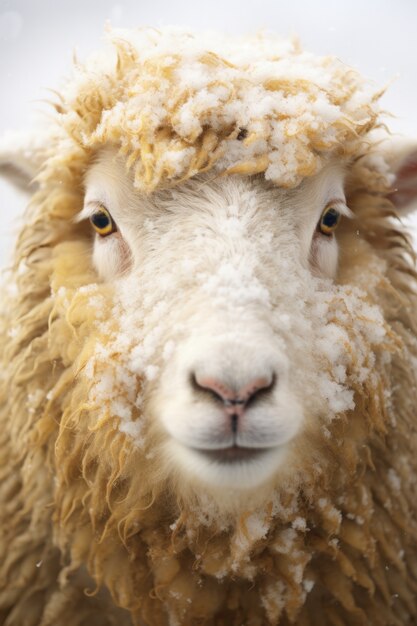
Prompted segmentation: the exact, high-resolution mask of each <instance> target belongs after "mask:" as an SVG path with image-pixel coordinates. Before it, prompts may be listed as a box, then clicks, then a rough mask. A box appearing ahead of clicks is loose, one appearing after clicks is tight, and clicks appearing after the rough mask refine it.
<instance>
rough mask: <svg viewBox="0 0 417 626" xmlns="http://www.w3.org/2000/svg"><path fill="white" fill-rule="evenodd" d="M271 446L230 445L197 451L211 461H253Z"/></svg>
mask: <svg viewBox="0 0 417 626" xmlns="http://www.w3.org/2000/svg"><path fill="white" fill-rule="evenodd" d="M271 449H272V448H245V447H243V446H237V445H234V446H230V447H229V448H217V449H215V450H207V449H203V448H197V451H198V452H199V453H200V454H202V455H204V456H205V457H206V458H208V459H210V460H211V461H217V462H218V463H236V462H238V461H253V460H255V459H259V458H260V457H261V456H262V455H264V454H265V453H266V452H269V451H270V450H271Z"/></svg>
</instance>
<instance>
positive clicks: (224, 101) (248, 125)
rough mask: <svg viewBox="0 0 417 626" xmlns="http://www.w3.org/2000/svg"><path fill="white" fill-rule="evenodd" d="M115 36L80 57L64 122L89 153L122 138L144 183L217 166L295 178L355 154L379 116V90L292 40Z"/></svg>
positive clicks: (291, 181)
mask: <svg viewBox="0 0 417 626" xmlns="http://www.w3.org/2000/svg"><path fill="white" fill-rule="evenodd" d="M109 38H110V40H111V42H112V43H113V45H114V51H115V53H114V52H113V54H112V53H110V54H109V53H108V51H107V53H103V54H101V55H96V56H94V57H93V58H91V59H90V61H89V62H87V64H86V65H84V66H77V68H76V70H75V76H74V78H73V80H72V81H71V82H70V83H69V84H68V85H67V87H66V89H65V90H64V92H63V103H62V104H60V105H59V106H60V111H61V113H62V114H61V122H62V129H63V130H64V132H66V133H68V134H69V135H70V136H71V137H72V139H73V140H75V142H76V144H77V147H78V148H79V147H82V149H83V150H86V151H87V153H89V151H90V149H97V148H99V147H100V146H101V145H103V144H104V143H108V142H112V143H114V144H115V145H116V146H119V147H120V149H121V152H122V153H123V154H124V155H126V156H127V157H128V165H129V167H133V168H134V172H135V184H136V185H137V186H138V187H139V188H141V189H143V190H147V191H151V190H153V189H155V188H156V187H157V186H160V185H161V184H174V183H177V182H180V181H181V180H184V179H187V178H189V177H191V176H194V175H195V174H196V173H198V172H203V171H206V170H208V169H211V168H213V167H214V168H215V170H216V171H217V172H229V173H232V172H234V173H244V174H254V173H259V172H264V173H265V177H266V178H267V179H269V180H271V181H273V182H274V183H275V184H277V185H281V186H285V187H293V186H295V185H297V184H298V183H299V182H300V181H301V179H302V178H303V177H305V176H310V175H313V174H314V173H316V172H317V171H319V169H320V168H321V167H322V165H323V164H324V162H325V161H326V159H327V158H328V157H329V156H331V155H332V154H335V153H338V154H343V155H352V154H355V153H356V152H357V151H358V150H359V149H360V147H361V136H363V135H364V134H366V133H367V132H368V131H369V130H370V129H371V128H372V127H374V126H375V125H376V124H377V115H378V106H377V104H376V100H377V99H378V96H379V93H375V89H374V88H373V87H372V86H371V85H370V84H368V83H366V82H365V81H364V80H363V79H362V78H361V77H360V76H359V75H358V74H357V73H356V72H355V71H354V70H352V69H351V68H349V67H347V66H346V65H344V64H343V63H341V62H340V61H339V60H338V59H336V58H333V57H317V56H314V55H312V54H310V53H307V52H303V51H302V50H301V49H300V46H299V44H298V43H297V42H296V41H293V40H281V39H277V38H275V37H272V36H269V35H268V36H266V35H263V36H257V37H253V38H249V39H243V40H242V39H240V38H236V39H231V38H225V37H222V36H220V35H215V34H210V33H209V34H207V33H206V34H198V35H196V36H195V35H193V34H191V33H189V32H187V31H184V30H181V29H176V28H163V29H160V30H154V29H138V30H112V31H110V33H109ZM63 143H64V142H63ZM64 148H65V149H67V150H68V149H70V146H69V145H68V144H67V145H66V146H64V145H63V144H62V145H60V151H61V154H62V149H64Z"/></svg>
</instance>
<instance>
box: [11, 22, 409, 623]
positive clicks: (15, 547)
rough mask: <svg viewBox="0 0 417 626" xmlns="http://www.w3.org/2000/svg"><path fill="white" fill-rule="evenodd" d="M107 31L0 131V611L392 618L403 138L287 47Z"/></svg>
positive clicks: (399, 487)
mask: <svg viewBox="0 0 417 626" xmlns="http://www.w3.org/2000/svg"><path fill="white" fill-rule="evenodd" d="M109 36H110V39H111V47H110V48H109V50H106V51H105V52H103V53H102V54H99V55H95V56H94V57H93V58H92V59H91V60H89V61H87V63H86V64H85V65H77V66H76V67H75V70H74V76H73V78H71V79H70V80H69V82H68V84H67V86H64V87H63V90H62V93H61V95H60V97H59V100H57V101H56V102H55V105H54V106H55V109H56V118H55V121H54V122H51V123H50V126H49V127H48V128H46V129H45V130H44V131H43V132H42V134H39V135H37V134H36V133H35V135H34V137H33V138H31V137H30V136H29V135H28V136H26V139H25V137H24V136H22V135H19V136H18V137H17V139H16V140H15V141H14V140H13V135H9V136H8V137H7V138H6V140H4V141H3V143H2V144H1V147H0V164H1V166H2V171H3V173H4V174H5V175H10V174H11V173H12V174H13V179H14V180H15V181H16V180H18V181H19V184H20V185H26V186H27V187H28V188H29V187H30V185H31V186H32V188H34V189H33V192H34V193H33V196H32V199H31V200H30V203H29V205H28V208H27V211H26V213H25V217H24V223H23V225H22V228H21V231H20V235H19V238H18V241H17V245H16V252H15V257H14V261H13V265H12V268H11V269H10V275H9V280H8V282H7V284H6V285H5V286H4V298H2V307H1V309H2V314H1V340H0V346H1V354H2V359H3V364H2V379H1V396H2V408H1V413H0V419H1V424H2V426H1V431H0V432H1V435H0V450H1V455H0V458H1V464H0V468H1V469H0V475H1V481H0V501H1V506H0V528H1V531H2V532H1V533H0V545H1V554H2V555H3V556H2V559H1V562H0V621H1V623H2V624H4V626H50V625H54V626H76V625H80V626H81V625H87V624H88V625H89V626H91V625H94V624H97V625H99V626H107V625H109V626H110V625H115V624H117V625H118V626H120V625H123V626H124V625H126V626H127V625H131V626H132V625H133V626H138V625H143V624H146V625H147V626H168V625H169V626H177V625H178V626H194V625H197V624H206V625H213V626H222V625H224V626H226V625H227V626H242V625H243V624H245V625H247V626H266V625H271V626H272V625H279V626H286V625H287V624H296V625H297V626H340V625H344V626H350V625H352V626H357V625H368V624H372V625H373V626H388V625H389V626H392V625H396V626H404V625H405V624H410V625H411V624H413V623H415V619H416V617H417V604H416V600H415V597H416V591H417V566H416V559H415V557H416V536H417V525H416V520H415V516H416V512H417V505H416V502H417V498H416V489H415V474H416V470H417V467H416V465H417V461H416V454H415V450H414V449H415V442H416V427H415V401H414V400H415V389H416V374H415V364H416V362H417V361H416V358H417V343H416V327H417V325H416V322H417V320H416V310H417V309H416V306H415V305H416V302H415V301H416V282H415V280H416V275H415V270H414V254H413V251H412V248H411V245H410V241H409V237H408V235H407V232H406V231H405V229H404V227H403V226H402V224H401V223H400V221H399V220H398V217H399V216H401V215H402V214H404V213H405V212H406V211H407V210H409V209H410V207H411V206H412V202H413V199H414V198H415V182H416V172H417V167H416V153H417V150H416V145H415V143H413V142H398V141H395V140H394V139H393V138H391V137H390V136H389V135H388V134H387V133H386V132H385V130H384V125H383V122H382V114H381V112H380V110H379V107H378V98H379V96H380V93H379V92H375V88H374V87H373V86H372V85H370V84H369V83H367V82H366V81H365V80H364V79H362V78H361V77H360V76H359V75H358V74H357V73H356V72H355V71H353V70H352V69H350V68H348V67H346V66H345V65H343V64H342V63H341V62H340V61H338V60H337V59H335V58H332V57H325V58H321V57H316V56H314V55H311V54H308V53H306V52H303V51H302V49H301V48H300V46H299V44H298V43H297V42H296V41H286V40H278V39H276V38H274V37H272V36H263V37H259V36H258V37H256V38H252V39H244V40H241V39H231V38H227V37H222V36H220V35H204V36H203V35H198V36H194V35H192V34H191V33H188V32H187V31H184V30H181V29H172V28H165V29H162V30H159V31H157V30H153V29H140V30H132V31H129V30H116V31H111V32H110V35H109ZM336 229H337V233H336Z"/></svg>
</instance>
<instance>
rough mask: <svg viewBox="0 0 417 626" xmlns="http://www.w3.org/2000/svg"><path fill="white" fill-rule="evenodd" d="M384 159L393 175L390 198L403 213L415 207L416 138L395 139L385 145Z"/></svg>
mask: <svg viewBox="0 0 417 626" xmlns="http://www.w3.org/2000/svg"><path fill="white" fill-rule="evenodd" d="M385 159H386V160H387V162H388V163H389V165H390V168H391V171H392V172H393V173H394V175H395V180H394V183H393V185H392V186H393V188H394V192H393V193H392V194H390V196H389V198H390V200H391V201H392V202H393V203H394V204H395V206H396V207H397V209H398V212H399V213H401V214H403V215H405V214H406V213H409V212H411V211H413V210H415V209H417V140H414V141H413V140H410V139H396V140H395V141H394V140H392V141H389V142H387V143H386V145H385Z"/></svg>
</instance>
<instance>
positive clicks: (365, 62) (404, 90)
mask: <svg viewBox="0 0 417 626" xmlns="http://www.w3.org/2000/svg"><path fill="white" fill-rule="evenodd" d="M106 20H110V22H111V23H112V25H113V26H122V27H132V26H139V25H140V26H161V25H164V24H180V25H185V26H189V27H191V28H193V29H200V30H201V29H217V30H223V31H225V32H227V33H248V32H254V31H256V30H259V29H267V30H272V31H274V32H276V33H279V34H280V35H283V36H288V35H290V34H297V35H299V37H300V39H301V41H302V43H303V46H304V47H305V48H306V49H308V50H311V51H313V52H315V53H317V54H335V55H337V56H338V57H340V58H341V59H342V60H343V61H345V62H347V63H348V64H350V65H352V66H354V67H356V68H357V69H359V70H360V72H361V73H362V74H364V75H366V76H368V77H370V78H372V79H374V80H375V82H376V84H377V85H379V86H384V85H387V84H390V86H389V89H388V91H387V93H386V95H385V96H384V98H383V100H382V104H383V106H384V107H385V108H386V109H387V110H389V111H390V112H392V113H393V114H394V115H395V117H394V118H392V120H391V122H390V127H391V128H392V129H393V130H394V131H396V132H399V133H402V134H408V135H414V136H415V137H416V138H417V112H416V105H415V103H416V101H417V53H416V39H417V1H416V0H320V2H317V0H316V1H314V0H290V1H289V0H285V1H283V0H244V1H242V0H205V1H201V0H126V1H124V2H120V3H114V2H110V1H109V0H0V89H1V91H0V93H1V98H0V135H1V134H2V133H3V132H4V131H5V130H6V129H22V128H23V129H25V128H30V127H33V126H35V125H36V123H37V119H38V118H39V116H40V115H42V111H48V110H49V107H48V106H47V105H45V104H44V103H42V100H47V99H48V97H49V95H48V91H47V89H48V88H53V89H59V86H60V81H61V80H62V78H63V77H64V76H68V74H69V73H70V71H71V60H72V54H73V51H74V50H75V51H76V53H77V56H78V57H79V58H81V59H82V58H83V57H84V56H85V55H86V54H87V53H89V52H90V51H92V50H94V49H95V48H97V46H98V45H99V44H100V39H101V37H102V33H103V27H104V24H105V22H106ZM24 205H25V198H24V196H22V195H19V194H17V193H16V192H15V191H14V190H13V189H12V188H11V187H10V186H9V185H8V184H6V183H5V182H4V181H1V180H0V214H1V218H2V228H1V229H0V265H4V263H5V262H6V260H7V258H8V254H9V251H10V249H11V246H12V243H13V238H14V232H15V230H16V227H17V226H16V225H17V223H18V219H19V214H20V213H21V211H22V209H23V207H24Z"/></svg>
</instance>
